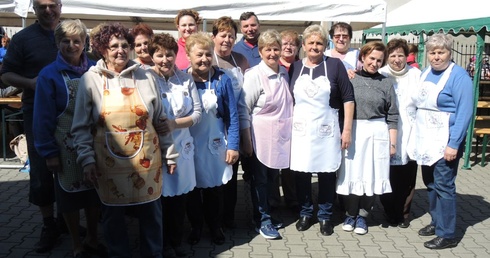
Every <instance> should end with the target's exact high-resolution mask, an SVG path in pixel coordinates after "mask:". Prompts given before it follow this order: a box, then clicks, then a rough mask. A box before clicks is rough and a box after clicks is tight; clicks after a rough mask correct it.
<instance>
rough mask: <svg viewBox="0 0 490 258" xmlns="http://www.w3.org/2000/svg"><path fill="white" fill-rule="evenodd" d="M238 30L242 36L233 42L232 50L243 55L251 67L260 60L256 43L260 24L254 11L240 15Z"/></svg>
mask: <svg viewBox="0 0 490 258" xmlns="http://www.w3.org/2000/svg"><path fill="white" fill-rule="evenodd" d="M240 30H241V32H242V34H243V37H242V39H241V40H240V41H238V42H237V43H236V44H235V46H234V47H233V51H235V52H238V53H240V54H242V55H244V56H245V57H246V58H247V61H248V63H249V64H250V67H253V66H255V65H257V64H259V63H260V61H261V58H260V55H259V46H258V45H257V42H258V40H259V36H260V31H259V30H260V24H259V18H257V16H256V15H255V13H254V12H244V13H242V15H240ZM244 72H245V71H244Z"/></svg>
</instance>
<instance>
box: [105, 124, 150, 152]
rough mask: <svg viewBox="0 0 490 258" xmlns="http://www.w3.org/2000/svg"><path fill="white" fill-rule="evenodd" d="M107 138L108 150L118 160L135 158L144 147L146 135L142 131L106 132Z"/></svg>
mask: <svg viewBox="0 0 490 258" xmlns="http://www.w3.org/2000/svg"><path fill="white" fill-rule="evenodd" d="M105 136H106V137H105V140H106V145H107V149H108V150H109V152H110V153H111V154H112V155H113V156H114V157H117V158H121V159H131V158H134V157H135V156H136V155H138V153H139V152H140V151H141V148H142V147H143V140H144V139H143V138H144V134H143V131H142V130H137V131H128V132H106V133H105Z"/></svg>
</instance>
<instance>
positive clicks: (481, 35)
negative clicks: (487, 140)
mask: <svg viewBox="0 0 490 258" xmlns="http://www.w3.org/2000/svg"><path fill="white" fill-rule="evenodd" d="M486 31H487V30H486V27H483V28H482V29H481V30H480V31H479V32H478V33H477V34H476V37H477V40H476V62H475V74H474V75H473V96H474V100H473V117H472V119H471V121H470V125H469V126H468V131H467V134H466V145H465V151H464V164H463V167H462V169H471V166H470V155H471V149H472V147H473V143H472V142H473V131H474V130H475V118H476V109H477V105H478V99H479V94H480V75H481V67H482V62H483V58H482V57H483V48H484V46H485V33H486ZM483 158H484V157H482V159H483ZM475 159H476V157H475Z"/></svg>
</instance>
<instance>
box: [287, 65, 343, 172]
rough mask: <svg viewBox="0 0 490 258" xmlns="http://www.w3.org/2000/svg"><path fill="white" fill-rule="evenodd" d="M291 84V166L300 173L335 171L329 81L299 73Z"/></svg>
mask: <svg viewBox="0 0 490 258" xmlns="http://www.w3.org/2000/svg"><path fill="white" fill-rule="evenodd" d="M304 66H305V61H303V66H302V68H301V71H300V76H299V77H298V79H297V80H296V83H295V85H294V91H293V94H294V99H295V106H294V115H293V131H292V139H291V169H292V170H295V171H301V172H309V173H317V172H335V171H336V170H337V169H338V168H339V166H340V163H341V157H342V156H341V145H340V144H341V137H340V126H339V114H338V110H337V109H333V108H331V107H330V104H329V100H330V90H331V89H330V82H329V80H328V78H327V65H326V63H325V61H323V67H324V71H325V76H319V77H317V78H316V79H314V80H312V79H311V78H312V76H313V69H310V74H309V75H308V74H303V75H301V74H302V72H303V69H304Z"/></svg>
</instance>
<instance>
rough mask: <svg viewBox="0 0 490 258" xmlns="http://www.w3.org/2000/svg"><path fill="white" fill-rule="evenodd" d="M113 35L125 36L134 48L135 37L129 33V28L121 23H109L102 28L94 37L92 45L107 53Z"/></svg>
mask: <svg viewBox="0 0 490 258" xmlns="http://www.w3.org/2000/svg"><path fill="white" fill-rule="evenodd" d="M112 37H118V38H119V37H123V38H124V39H126V40H127V41H128V43H129V45H130V46H131V49H133V48H134V37H133V35H131V33H129V29H127V28H126V27H124V25H122V24H121V23H109V24H106V25H104V26H102V27H101V28H100V30H99V31H98V32H96V33H95V34H94V36H93V38H92V45H93V47H94V49H95V51H97V52H98V53H101V54H103V53H105V52H106V50H107V49H108V48H109V42H110V41H111V39H112Z"/></svg>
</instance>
